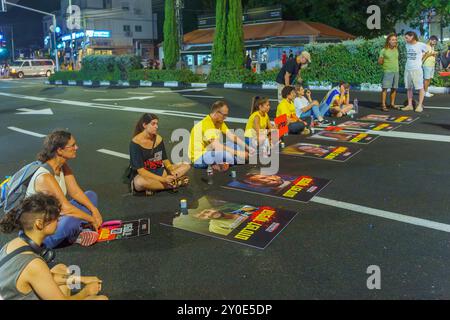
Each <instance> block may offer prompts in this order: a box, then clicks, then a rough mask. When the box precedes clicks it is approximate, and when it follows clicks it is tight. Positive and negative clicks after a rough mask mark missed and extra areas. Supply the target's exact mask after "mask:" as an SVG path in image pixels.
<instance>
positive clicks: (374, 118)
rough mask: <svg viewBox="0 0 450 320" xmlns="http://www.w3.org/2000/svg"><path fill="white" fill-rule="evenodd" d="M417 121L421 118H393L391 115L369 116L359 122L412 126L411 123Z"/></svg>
mask: <svg viewBox="0 0 450 320" xmlns="http://www.w3.org/2000/svg"><path fill="white" fill-rule="evenodd" d="M417 119H419V117H411V116H392V115H389V114H369V115H367V116H364V117H361V118H359V119H358V120H363V121H379V122H393V123H405V124H410V123H412V122H414V121H416V120H417Z"/></svg>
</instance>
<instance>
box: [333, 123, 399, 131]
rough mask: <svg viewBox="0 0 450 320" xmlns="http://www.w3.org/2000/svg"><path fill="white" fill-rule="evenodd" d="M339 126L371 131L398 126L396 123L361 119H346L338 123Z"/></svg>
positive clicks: (345, 128) (389, 129)
mask: <svg viewBox="0 0 450 320" xmlns="http://www.w3.org/2000/svg"><path fill="white" fill-rule="evenodd" d="M338 127H339V128H342V129H344V130H373V131H391V130H394V129H396V128H398V127H399V125H398V124H392V123H385V122H382V123H376V122H362V121H346V122H343V123H341V124H338Z"/></svg>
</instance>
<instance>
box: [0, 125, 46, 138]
mask: <svg viewBox="0 0 450 320" xmlns="http://www.w3.org/2000/svg"><path fill="white" fill-rule="evenodd" d="M8 129H9V130H13V131H16V132H20V133H23V134H27V135H29V136H33V137H38V138H44V137H45V134H40V133H36V132H33V131H28V130H24V129H20V128H16V127H8Z"/></svg>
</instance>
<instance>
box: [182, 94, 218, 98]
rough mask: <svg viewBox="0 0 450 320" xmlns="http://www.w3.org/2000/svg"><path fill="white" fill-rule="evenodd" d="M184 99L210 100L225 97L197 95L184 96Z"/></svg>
mask: <svg viewBox="0 0 450 320" xmlns="http://www.w3.org/2000/svg"><path fill="white" fill-rule="evenodd" d="M182 96H183V97H187V98H209V99H223V98H224V97H221V96H199V95H195V94H183V95H182Z"/></svg>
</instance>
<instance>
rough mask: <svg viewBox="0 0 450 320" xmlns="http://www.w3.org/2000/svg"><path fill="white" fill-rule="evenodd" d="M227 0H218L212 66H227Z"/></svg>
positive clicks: (215, 67) (214, 67) (216, 67)
mask: <svg viewBox="0 0 450 320" xmlns="http://www.w3.org/2000/svg"><path fill="white" fill-rule="evenodd" d="M226 31H227V0H216V30H215V32H214V44H213V48H212V68H213V69H218V68H221V67H225V66H226Z"/></svg>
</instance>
